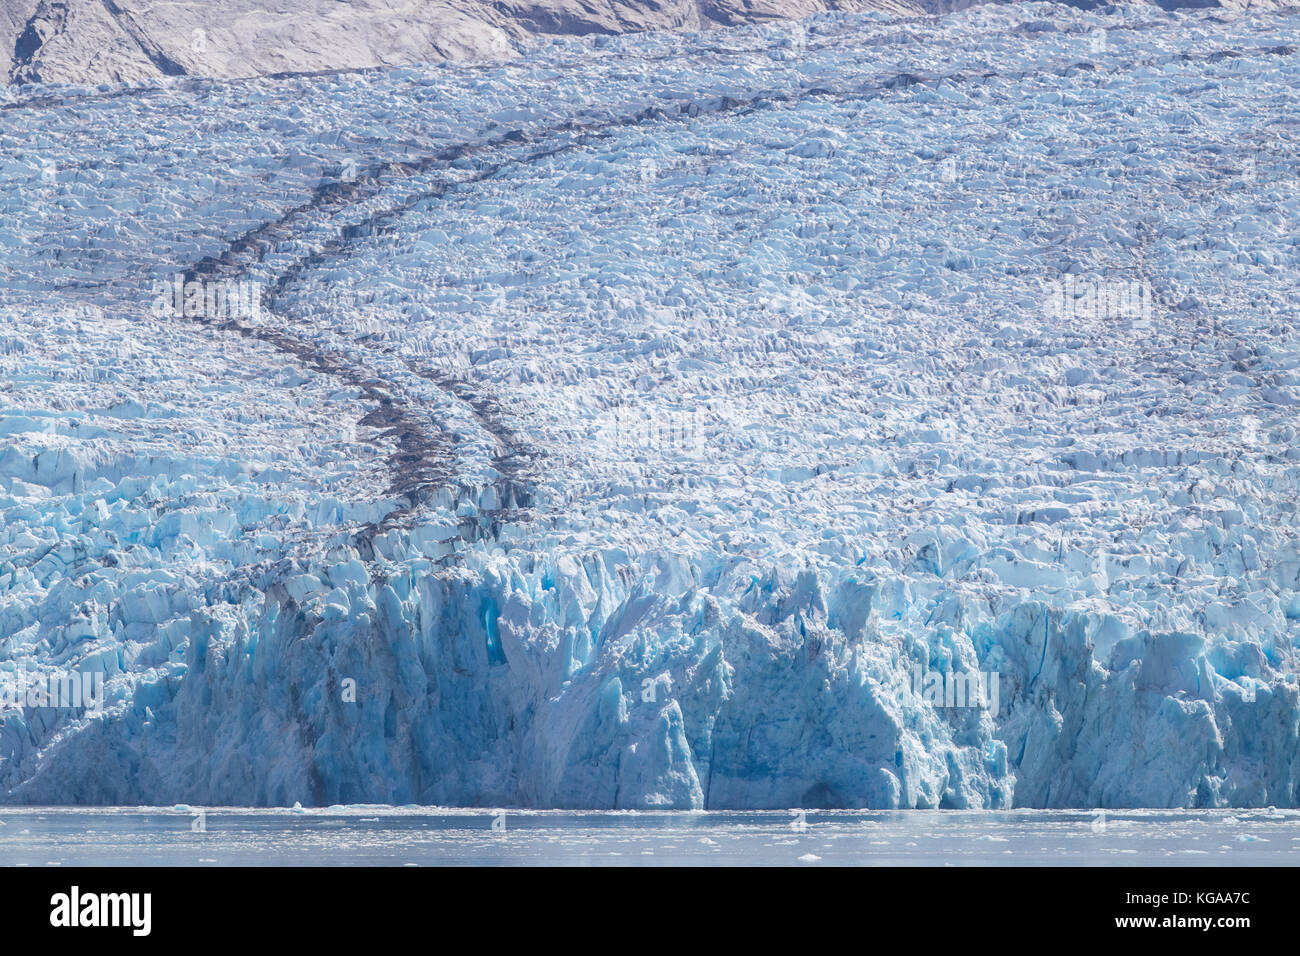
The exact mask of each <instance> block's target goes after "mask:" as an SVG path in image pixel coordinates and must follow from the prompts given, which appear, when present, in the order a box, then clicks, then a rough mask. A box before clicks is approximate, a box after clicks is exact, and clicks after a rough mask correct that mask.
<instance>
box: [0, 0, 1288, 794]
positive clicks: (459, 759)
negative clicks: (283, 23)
mask: <svg viewBox="0 0 1300 956" xmlns="http://www.w3.org/2000/svg"><path fill="white" fill-rule="evenodd" d="M1297 47H1300V19H1298V18H1297V17H1296V16H1295V15H1288V14H1285V13H1267V14H1260V15H1256V16H1252V17H1239V16H1226V15H1224V14H1223V13H1222V12H1191V13H1178V14H1167V13H1163V12H1161V11H1159V10H1157V9H1154V8H1151V7H1145V6H1142V7H1121V8H1118V9H1116V10H1113V11H1109V12H1096V13H1091V12H1084V11H1078V10H1073V9H1070V8H1066V7H1061V6H1055V5H1039V4H1034V5H1015V6H984V7H978V8H973V9H970V10H966V11H963V12H961V13H957V14H953V15H950V16H948V17H945V18H942V19H935V20H927V21H914V20H900V19H895V18H892V17H889V16H887V15H884V14H862V15H850V14H821V15H818V16H816V17H814V18H812V19H810V20H807V21H804V22H803V23H802V24H799V25H796V26H794V27H791V26H789V25H769V26H762V27H742V28H735V29H727V30H719V31H715V32H713V33H710V34H708V35H702V36H691V35H681V34H668V33H665V34H657V33H648V34H642V35H636V36H626V37H619V38H596V39H588V40H572V39H570V40H555V41H545V42H539V43H538V44H537V45H536V47H535V48H534V49H532V50H531V52H530V53H529V54H528V55H527V56H526V57H524V58H522V59H519V60H516V61H513V62H511V63H509V64H504V65H497V66H488V67H457V66H447V65H428V66H410V67H400V68H392V69H383V70H375V71H370V72H366V73H359V74H350V75H335V76H322V77H299V78H290V79H265V78H264V79H255V80H248V81H234V82H224V81H223V82H218V81H197V80H192V79H166V80H159V81H155V82H151V83H148V84H146V85H144V86H140V87H112V88H100V89H90V88H78V87H36V88H26V89H23V90H8V91H4V92H2V93H0V147H2V148H0V202H3V204H4V213H5V214H4V216H3V218H2V219H0V251H2V255H0V287H2V288H3V292H2V293H0V295H2V297H3V301H2V305H3V316H4V319H5V322H4V326H3V328H0V683H2V682H3V681H5V680H8V681H10V682H14V681H18V680H20V679H24V680H31V679H33V678H34V677H50V676H55V677H57V676H59V675H66V674H71V673H90V672H93V673H102V674H103V675H105V679H106V695H107V701H106V704H105V707H104V709H103V711H102V712H92V711H89V710H85V709H82V710H78V709H75V708H63V709H56V708H52V707H39V706H23V707H20V708H10V709H8V710H0V797H2V798H3V799H4V800H5V801H6V802H14V803H112V804H152V805H172V804H178V803H186V804H195V805H214V804H242V805H259V806H261V805H274V806H290V805H292V804H294V803H295V802H301V804H302V805H303V806H308V807H310V806H323V805H329V804H335V803H359V802H365V803H394V804H406V803H420V804H442V805H462V806H529V807H563V808H654V807H673V808H703V807H708V808H712V809H722V808H773V807H797V806H821V807H955V808H996V807H1008V806H1026V807H1080V806H1088V807H1091V806H1108V807H1123V806H1152V807H1183V806H1228V805H1231V806H1268V805H1276V806H1288V807H1293V806H1296V805H1297V803H1298V802H1300V688H1298V687H1297V680H1296V674H1297V659H1296V652H1295V644H1296V639H1297V636H1298V635H1300V536H1298V535H1297V513H1296V504H1297V488H1298V487H1300V444H1298V443H1297V408H1296V406H1297V404H1300V343H1298V341H1297V333H1296V316H1297V309H1298V307H1300V295H1298V291H1300V289H1298V286H1297V278H1296V276H1297V266H1300V248H1298V247H1297V226H1298V224H1300V198H1297V191H1296V179H1297V170H1298V169H1300V164H1298V163H1297V157H1298V156H1300V127H1298V126H1297V123H1296V117H1297V116H1300V68H1298V67H1297V59H1296V49H1297ZM354 170H355V175H354V172H353V171H354ZM186 272H188V273H190V274H191V275H192V276H200V277H207V278H210V279H227V278H228V279H243V280H249V281H255V282H259V283H262V284H263V285H264V287H265V288H266V289H267V290H268V291H267V295H266V297H265V307H264V310H263V312H262V314H261V316H260V317H258V318H248V319H237V320H234V321H230V322H225V321H219V320H218V321H200V320H195V319H186V318H182V317H176V316H162V317H160V316H159V315H158V314H157V313H156V311H155V310H154V308H153V303H154V298H155V292H154V283H155V281H159V280H161V281H167V280H169V279H170V277H172V276H173V275H175V274H177V273H186ZM1065 277H1073V279H1074V280H1075V281H1077V282H1089V281H1095V282H1101V283H1105V282H1117V281H1123V282H1139V283H1145V284H1146V285H1147V286H1148V287H1149V288H1150V291H1151V293H1152V295H1153V297H1154V300H1155V304H1154V308H1153V310H1152V314H1151V316H1150V319H1149V321H1141V320H1133V319H1132V317H1127V318H1125V317H1119V318H1117V317H1110V318H1107V317H1105V316H1102V317H1100V318H1091V319H1090V318H1088V317H1086V316H1084V315H1083V314H1082V310H1080V314H1079V315H1068V316H1062V315H1053V314H1051V313H1050V311H1048V310H1045V309H1044V306H1043V301H1044V296H1045V294H1046V291H1047V290H1049V289H1050V288H1051V287H1052V283H1056V282H1059V281H1061V280H1062V279H1063V278H1065ZM918 669H919V670H921V671H924V672H928V673H935V672H937V673H939V674H944V675H954V674H970V673H974V672H976V671H979V672H983V673H986V674H987V673H990V672H992V673H996V675H997V677H998V682H999V707H998V710H997V712H996V713H993V712H992V711H991V709H990V708H980V707H966V708H960V707H945V706H936V705H935V703H934V702H933V701H932V700H929V699H927V698H926V697H925V696H924V694H921V693H918V692H917V690H916V689H915V688H914V687H913V686H912V685H911V675H912V674H913V673H915V671H916V670H918ZM352 688H355V699H353V692H352Z"/></svg>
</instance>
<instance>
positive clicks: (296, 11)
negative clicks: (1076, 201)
mask: <svg viewBox="0 0 1300 956" xmlns="http://www.w3.org/2000/svg"><path fill="white" fill-rule="evenodd" d="M1158 2H1159V4H1160V5H1161V6H1164V7H1166V8H1172V7H1183V6H1193V7H1200V6H1223V7H1225V8H1233V7H1239V8H1244V7H1246V6H1247V5H1249V6H1250V8H1251V9H1252V10H1257V9H1260V8H1261V6H1263V7H1265V8H1268V7H1272V6H1277V5H1285V3H1286V2H1289V0H1283V2H1280V3H1275V2H1273V0H1265V2H1264V3H1263V4H1262V5H1261V4H1260V3H1258V2H1251V0H1158ZM971 5H972V0H754V2H750V0H590V2H587V0H499V2H490V0H293V2H292V3H288V4H272V3H270V2H269V0H223V2H221V3H209V2H207V0H181V2H174V3H173V2H160V0H0V66H4V67H5V73H6V75H7V76H8V78H9V81H10V82H12V83H37V82H43V83H84V84H93V83H131V82H138V81H141V80H145V79H149V78H155V77H159V76H180V75H191V76H204V77H247V76H258V75H269V74H279V73H306V72H318V71H325V70H353V69H360V68H366V67H375V66H385V65H388V66H391V65H399V64H409V63H422V62H436V61H440V60H455V61H467V60H496V59H502V58H506V57H511V56H514V55H516V54H517V53H518V52H519V51H520V49H521V48H522V47H524V46H526V45H527V42H528V37H529V36H530V35H533V34H546V35H567V36H586V35H589V34H617V33H626V32H630V31H640V30H707V29H711V28H715V27H718V26H730V25H736V24H742V23H756V22H760V23H761V22H764V21H768V20H775V19H796V18H801V17H806V16H808V15H810V14H813V13H817V12H821V11H825V10H837V11H845V12H860V11H868V10H879V11H883V12H887V13H898V14H903V15H913V16H915V15H921V14H926V13H947V12H951V11H954V10H960V9H964V8H966V7H968V6H971ZM1076 5H1077V6H1081V7H1091V6H1097V5H1099V4H1097V3H1095V2H1093V0H1079V2H1078V3H1077V4H1076ZM6 58H7V63H6V62H5V60H6Z"/></svg>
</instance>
